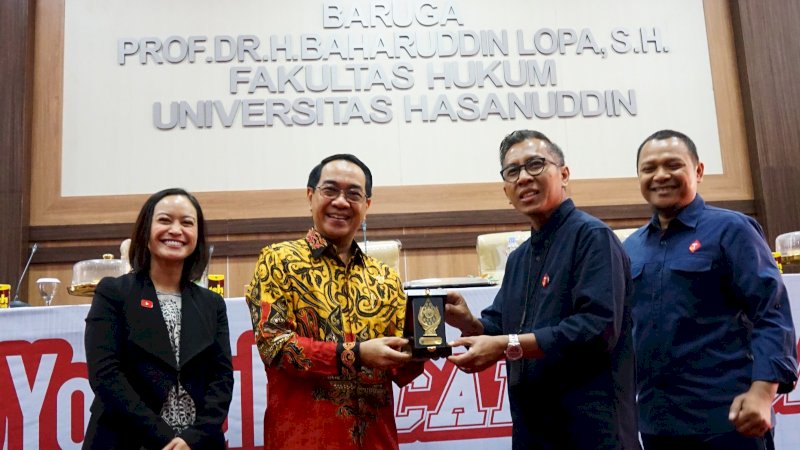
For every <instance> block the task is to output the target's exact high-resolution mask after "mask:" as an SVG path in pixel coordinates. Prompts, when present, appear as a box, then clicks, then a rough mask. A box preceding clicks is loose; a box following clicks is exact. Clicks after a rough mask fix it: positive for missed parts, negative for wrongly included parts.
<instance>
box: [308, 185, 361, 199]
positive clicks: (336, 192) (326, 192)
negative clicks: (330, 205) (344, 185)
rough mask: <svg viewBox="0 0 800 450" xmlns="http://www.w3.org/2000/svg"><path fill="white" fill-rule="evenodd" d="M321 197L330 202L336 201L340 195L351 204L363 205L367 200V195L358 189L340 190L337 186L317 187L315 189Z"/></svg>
mask: <svg viewBox="0 0 800 450" xmlns="http://www.w3.org/2000/svg"><path fill="white" fill-rule="evenodd" d="M315 190H316V191H317V192H319V195H321V196H323V197H324V198H327V199H328V200H336V199H337V198H339V196H340V195H344V199H345V200H347V201H348V202H350V203H361V202H363V201H365V200H366V199H367V195H366V194H365V193H363V192H361V191H360V190H358V189H339V188H338V187H335V186H328V185H325V186H317V187H316V188H315Z"/></svg>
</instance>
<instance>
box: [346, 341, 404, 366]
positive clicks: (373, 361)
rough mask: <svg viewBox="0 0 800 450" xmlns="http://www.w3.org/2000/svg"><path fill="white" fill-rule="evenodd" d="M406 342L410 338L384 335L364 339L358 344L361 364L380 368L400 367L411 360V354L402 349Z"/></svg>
mask: <svg viewBox="0 0 800 450" xmlns="http://www.w3.org/2000/svg"><path fill="white" fill-rule="evenodd" d="M406 344H408V339H403V338H401V337H382V338H375V339H370V340H368V341H364V342H362V343H361V344H359V346H358V348H359V353H360V354H361V365H363V366H366V367H372V368H380V369H390V368H393V367H400V366H402V365H403V364H405V363H407V362H408V361H410V360H411V354H409V353H404V352H402V351H401V350H402V347H403V346H404V345H406Z"/></svg>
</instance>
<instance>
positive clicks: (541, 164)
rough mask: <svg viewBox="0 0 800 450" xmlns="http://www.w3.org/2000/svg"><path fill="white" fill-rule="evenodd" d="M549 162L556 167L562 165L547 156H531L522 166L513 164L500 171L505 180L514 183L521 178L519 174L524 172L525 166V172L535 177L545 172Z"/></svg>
mask: <svg viewBox="0 0 800 450" xmlns="http://www.w3.org/2000/svg"><path fill="white" fill-rule="evenodd" d="M547 163H550V164H552V165H554V166H556V167H561V164H557V163H554V162H553V161H550V160H548V159H545V158H531V159H529V160H527V161H526V162H525V164H523V165H521V166H518V165H516V164H512V165H510V166H508V167H505V168H503V170H501V171H500V176H501V177H503V180H504V181H507V182H509V183H514V182H516V181H517V180H519V174H520V173H522V168H523V167H524V168H525V172H528V175H530V176H532V177H535V176H539V175H541V174H542V172H544V168H545V167H547Z"/></svg>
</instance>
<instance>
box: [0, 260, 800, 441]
mask: <svg viewBox="0 0 800 450" xmlns="http://www.w3.org/2000/svg"><path fill="white" fill-rule="evenodd" d="M784 280H785V282H786V285H787V288H788V289H789V295H790V298H791V299H792V310H793V311H795V313H796V314H795V316H794V317H795V327H796V328H797V329H800V321H799V320H798V319H800V317H799V316H800V275H787V276H785V277H784ZM496 292H497V287H481V288H469V289H464V290H462V293H463V294H464V296H465V297H466V298H467V301H468V303H469V305H470V307H471V309H473V310H474V311H475V312H476V313H478V312H479V311H480V310H481V309H483V308H484V307H485V306H486V305H488V304H489V303H491V301H492V299H493V298H494V294H495V293H496ZM87 311H88V305H78V306H52V307H49V308H46V307H35V308H20V309H13V310H0V445H1V447H0V448H2V449H3V450H6V449H8V450H17V449H39V448H42V449H45V448H48V449H49V448H58V447H60V448H63V449H73V448H74V449H77V448H80V444H81V442H82V440H83V430H84V429H85V426H86V422H87V421H88V419H89V404H90V403H91V400H92V392H91V389H90V388H89V384H88V381H87V380H86V357H85V352H84V348H83V329H84V318H85V317H86V313H87ZM228 316H229V321H230V330H231V346H232V348H233V355H234V368H235V381H236V384H235V391H234V400H233V403H232V405H231V409H230V414H229V417H228V431H227V433H226V436H227V438H228V440H229V446H230V448H231V449H257V448H260V446H261V445H262V444H263V431H262V430H263V428H262V427H263V417H264V409H265V398H266V389H267V383H266V377H265V375H264V369H263V365H262V362H261V360H260V358H259V357H258V354H257V352H256V351H255V348H254V345H253V338H252V333H251V324H250V318H249V313H248V310H247V307H246V305H245V303H244V300H243V299H241V298H236V299H229V300H228ZM447 332H448V339H453V338H455V337H456V336H457V335H458V332H457V330H454V329H452V328H448V331H447ZM395 399H396V401H395V408H396V409H395V415H396V419H397V426H398V432H399V436H400V441H401V448H402V450H433V449H436V450H439V449H444V450H449V449H452V450H456V449H457V450H470V449H481V450H487V449H506V448H510V438H509V436H510V433H511V427H510V425H511V418H510V415H509V410H508V396H507V393H506V386H505V368H504V364H503V363H499V364H498V365H497V366H496V367H495V368H493V369H489V370H486V371H484V372H482V373H480V374H470V375H468V374H464V373H463V372H460V371H458V370H455V368H454V367H453V365H452V364H450V363H448V362H446V361H444V360H439V361H431V362H429V363H428V364H427V365H426V371H425V374H424V376H421V377H419V378H417V380H415V381H414V382H413V383H412V384H411V385H409V386H406V387H405V388H403V389H402V390H401V389H395ZM775 409H776V412H777V413H778V416H777V433H776V444H777V448H778V449H797V448H800V393H798V392H797V391H795V392H794V393H792V394H789V395H783V396H780V397H778V398H777V399H776V402H775Z"/></svg>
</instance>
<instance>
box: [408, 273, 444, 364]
mask: <svg viewBox="0 0 800 450" xmlns="http://www.w3.org/2000/svg"><path fill="white" fill-rule="evenodd" d="M445 297H446V295H431V293H430V290H429V289H426V290H425V291H424V293H423V294H418V293H414V294H411V293H409V295H408V300H407V302H406V323H405V329H404V335H405V337H406V338H407V339H408V341H409V345H410V346H411V356H412V357H413V358H415V359H421V358H441V357H446V356H450V355H451V354H452V350H451V348H450V346H449V345H448V344H447V336H446V335H445V327H444V305H445Z"/></svg>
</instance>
